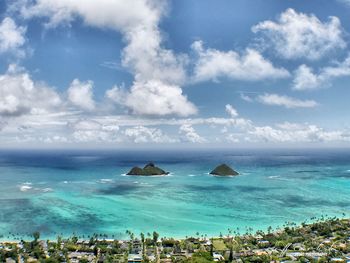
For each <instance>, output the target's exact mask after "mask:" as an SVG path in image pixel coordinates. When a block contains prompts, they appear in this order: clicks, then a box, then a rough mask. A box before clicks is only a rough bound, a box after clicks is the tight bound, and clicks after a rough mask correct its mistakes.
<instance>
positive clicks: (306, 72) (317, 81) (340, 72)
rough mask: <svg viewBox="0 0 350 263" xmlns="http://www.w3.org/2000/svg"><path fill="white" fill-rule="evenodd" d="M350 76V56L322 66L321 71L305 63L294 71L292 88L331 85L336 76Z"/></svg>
mask: <svg viewBox="0 0 350 263" xmlns="http://www.w3.org/2000/svg"><path fill="white" fill-rule="evenodd" d="M349 76H350V56H348V57H347V58H346V59H345V60H344V61H343V62H337V63H335V65H333V66H328V67H324V68H322V69H321V70H320V72H319V73H315V72H314V71H313V69H312V68H310V67H308V66H306V65H304V64H303V65H301V66H299V68H298V69H297V70H296V71H295V72H294V79H293V85H292V88H293V89H295V90H314V89H320V88H324V87H329V86H331V85H332V83H331V82H332V80H333V79H335V78H339V77H349Z"/></svg>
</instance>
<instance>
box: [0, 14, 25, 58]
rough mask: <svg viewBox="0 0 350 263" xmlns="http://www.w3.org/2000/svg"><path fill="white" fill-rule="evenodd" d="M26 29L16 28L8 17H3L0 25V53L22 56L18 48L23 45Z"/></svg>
mask: <svg viewBox="0 0 350 263" xmlns="http://www.w3.org/2000/svg"><path fill="white" fill-rule="evenodd" d="M25 33H26V28H25V27H21V26H17V25H16V23H15V21H13V19H12V18H10V17H5V18H4V20H2V22H1V23H0V53H5V52H14V53H15V54H17V55H20V56H21V55H24V53H23V51H21V50H20V48H21V47H22V46H23V45H24V43H25V41H26V40H25V37H24V35H25Z"/></svg>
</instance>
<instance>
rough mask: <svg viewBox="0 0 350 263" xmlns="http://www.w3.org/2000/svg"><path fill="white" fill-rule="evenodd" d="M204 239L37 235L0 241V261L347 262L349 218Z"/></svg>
mask: <svg viewBox="0 0 350 263" xmlns="http://www.w3.org/2000/svg"><path fill="white" fill-rule="evenodd" d="M251 232H252V231H251V229H247V231H246V233H245V234H239V232H238V230H234V231H233V230H230V229H228V234H225V235H223V234H220V236H219V237H215V238H208V237H207V236H205V235H200V234H199V233H197V235H196V236H194V237H186V238H184V239H173V238H165V237H164V238H160V236H159V234H158V233H157V232H153V233H147V234H143V233H141V234H140V235H139V236H136V235H135V234H134V233H132V232H130V231H127V234H128V235H129V237H130V238H129V239H128V240H114V239H108V238H104V237H103V236H102V237H101V236H100V235H96V234H95V235H93V236H91V237H90V238H89V239H81V238H79V237H76V236H73V237H71V238H68V239H64V238H62V237H60V236H59V237H57V240H55V241H53V240H41V239H40V233H39V232H35V233H33V239H32V240H31V241H24V240H20V241H15V242H14V241H12V242H9V241H6V242H5V241H3V242H1V243H0V251H1V253H0V262H6V263H15V262H70V263H79V262H80V263H86V262H129V263H133V262H155V263H172V262H176V263H181V262H189V263H190V262H193V263H206V262H275V263H277V262H281V263H282V262H350V219H339V218H327V219H325V218H321V219H316V218H313V223H310V224H307V223H302V224H301V225H300V226H297V225H296V224H294V223H286V224H285V225H284V226H283V227H282V228H281V229H278V230H272V228H269V229H268V230H267V231H266V232H263V231H257V232H255V233H251Z"/></svg>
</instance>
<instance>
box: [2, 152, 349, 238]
mask: <svg viewBox="0 0 350 263" xmlns="http://www.w3.org/2000/svg"><path fill="white" fill-rule="evenodd" d="M150 161H152V162H154V163H155V164H156V165H157V166H159V167H161V168H163V169H164V170H166V171H169V172H170V174H169V175H167V176H152V177H138V176H127V175H125V174H126V173H127V172H128V171H129V170H130V169H131V168H132V167H133V166H136V165H137V166H144V165H145V164H146V163H148V162H150ZM221 163H227V164H229V165H231V166H232V167H234V169H235V170H237V171H238V172H239V173H240V175H239V176H237V177H228V178H226V177H225V178H222V177H215V176H211V175H209V172H210V171H211V170H212V169H213V168H214V167H215V166H216V165H218V164H221ZM349 201H350V151H346V150H324V149H323V150H320V149H319V150H193V151H190V150H184V151H180V150H169V151H165V150H159V151H155V150H154V151H146V150H140V151H132V150H130V151H126V150H123V151H122V150H120V151H101V150H98V151H97V150H96V151H92V150H89V151H83V150H79V151H78V150H74V151H73V150H72V151H68V150H65V151H63V150H58V151H49V150H45V151H29V150H26V151H15V150H12V151H9V150H8V151H1V152H0V239H2V240H8V239H10V240H14V239H22V238H23V239H30V238H31V237H30V235H31V234H32V233H33V232H34V231H39V232H40V233H41V237H42V238H48V239H55V238H56V237H57V235H62V236H64V237H68V236H72V235H73V234H74V235H76V236H79V237H80V238H86V239H87V238H88V237H89V236H91V235H93V234H97V235H99V236H102V237H108V238H118V239H124V238H127V235H126V230H130V231H131V232H133V233H135V235H137V236H138V235H139V234H140V233H141V232H143V233H145V234H147V233H152V232H153V231H157V232H158V233H159V234H160V235H161V236H163V237H176V238H180V237H186V236H196V235H200V236H202V235H207V236H219V235H220V234H223V235H225V234H227V233H228V232H230V233H231V232H234V233H239V234H244V233H245V232H246V231H251V230H254V231H256V230H260V229H261V230H266V229H267V228H268V227H269V226H271V227H273V228H278V227H282V226H283V225H284V224H285V223H286V222H295V223H301V222H303V221H305V220H307V222H311V218H314V217H317V218H319V217H321V216H337V217H348V216H349V215H350V213H349V212H350V202H349Z"/></svg>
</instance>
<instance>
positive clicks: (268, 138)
mask: <svg viewBox="0 0 350 263" xmlns="http://www.w3.org/2000/svg"><path fill="white" fill-rule="evenodd" d="M249 134H250V135H253V136H254V137H256V139H258V140H262V141H265V142H275V143H276V142H279V143H281V142H284V143H285V142H292V143H295V142H331V141H332V142H335V141H350V135H349V134H348V133H347V132H344V131H325V130H324V129H322V128H320V127H317V126H316V125H300V124H294V125H293V126H292V127H291V125H290V124H289V125H285V127H281V129H275V128H273V127H271V126H263V127H255V129H254V130H252V131H250V132H249Z"/></svg>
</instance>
